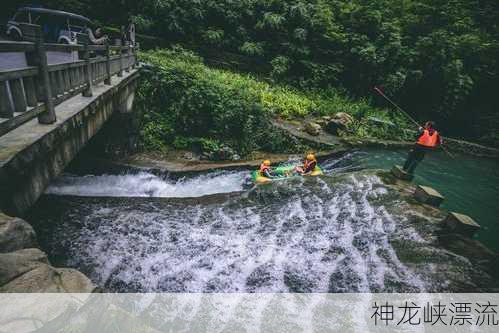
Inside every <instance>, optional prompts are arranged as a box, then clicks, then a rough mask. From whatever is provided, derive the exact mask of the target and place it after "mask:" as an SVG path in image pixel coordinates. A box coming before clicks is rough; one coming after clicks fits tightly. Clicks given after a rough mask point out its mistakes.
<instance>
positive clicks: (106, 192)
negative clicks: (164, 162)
mask: <svg viewBox="0 0 499 333" xmlns="http://www.w3.org/2000/svg"><path fill="white" fill-rule="evenodd" d="M247 176H248V172H217V173H210V174H203V175H199V176H196V177H192V178H181V179H179V180H172V179H167V178H162V177H158V176H156V175H154V174H152V173H148V172H141V173H138V174H125V175H102V176H93V175H89V176H84V177H78V176H72V175H63V176H61V177H59V178H57V179H56V180H55V181H54V182H53V183H52V184H51V185H50V186H49V188H48V189H47V190H46V192H45V193H47V194H56V195H75V196H87V197H103V196H109V197H160V198H173V197H175V198H186V197H201V196H204V195H210V194H216V193H229V192H237V191H242V190H243V183H244V180H245V178H246V177H247Z"/></svg>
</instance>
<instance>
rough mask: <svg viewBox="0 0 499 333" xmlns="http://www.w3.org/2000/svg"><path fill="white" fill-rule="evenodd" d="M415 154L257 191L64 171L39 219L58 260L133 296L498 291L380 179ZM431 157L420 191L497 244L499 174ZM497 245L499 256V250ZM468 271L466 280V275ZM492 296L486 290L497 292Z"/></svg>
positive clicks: (191, 180)
mask: <svg viewBox="0 0 499 333" xmlns="http://www.w3.org/2000/svg"><path fill="white" fill-rule="evenodd" d="M403 158H404V153H402V152H388V151H378V150H369V151H363V152H354V153H350V154H347V155H345V156H343V157H342V158H339V159H330V160H327V161H325V162H323V163H322V166H323V167H324V169H325V170H326V175H325V176H322V177H317V178H294V179H289V180H284V181H278V182H275V183H273V184H271V185H265V186H257V187H253V188H250V189H248V188H247V187H246V186H245V183H246V181H247V177H248V174H249V171H247V170H242V171H217V172H210V173H204V174H199V175H196V176H191V177H188V178H180V179H179V178H171V177H168V176H166V175H165V176H158V175H154V174H152V173H148V172H139V173H133V174H123V175H100V176H93V175H88V176H83V177H82V176H74V175H67V174H66V175H63V176H62V177H60V178H59V179H57V180H56V181H55V182H54V183H53V184H52V185H51V186H50V187H49V189H48V190H47V192H46V195H45V196H43V197H42V198H41V200H40V202H39V204H38V205H37V206H36V207H35V208H34V209H33V211H32V213H31V217H30V220H31V221H32V223H33V224H34V225H35V228H36V230H37V233H38V237H39V240H40V243H41V246H42V248H43V249H44V250H46V251H47V252H48V253H49V256H50V259H51V261H52V263H53V264H55V265H60V266H70V267H75V268H78V269H79V270H81V271H82V272H84V273H85V274H87V275H88V276H89V277H90V278H91V279H92V280H93V281H94V282H95V283H96V284H98V285H99V286H101V287H102V288H103V289H104V290H109V291H120V292H137V291H139V292H145V291H162V292H423V291H426V292H448V291H480V290H487V286H488V285H490V281H482V280H483V279H484V278H483V276H481V272H480V271H479V270H477V269H476V268H475V267H474V266H473V265H472V264H471V263H470V262H469V261H468V260H467V259H465V258H463V257H461V256H458V255H456V254H453V253H450V252H449V251H447V250H445V249H443V248H441V247H440V246H439V245H438V244H437V243H438V242H437V241H436V240H435V237H434V231H435V229H436V226H435V223H434V222H431V221H430V220H431V219H429V220H427V219H425V217H424V216H422V215H424V212H423V214H422V213H421V211H417V210H416V209H415V208H414V206H411V205H410V204H408V203H407V202H406V201H405V200H403V199H401V197H400V195H398V193H397V192H396V191H395V190H393V189H391V188H389V187H387V186H386V185H385V184H384V183H383V182H382V181H381V179H380V177H378V176H377V174H376V173H375V172H373V171H370V170H364V171H362V170H363V169H372V168H388V167H390V166H391V165H392V164H393V163H395V162H396V163H399V162H401V161H402V160H403ZM476 161H477V160H476V159H471V158H462V159H461V160H460V163H455V162H454V161H450V160H449V159H448V158H446V157H445V156H442V155H439V154H435V155H433V156H429V157H428V159H427V160H425V162H424V164H423V165H421V166H420V168H419V169H418V176H417V177H416V180H415V181H416V182H417V183H421V184H426V185H431V186H433V187H434V188H436V189H437V190H439V191H441V193H442V194H444V195H445V196H446V202H445V207H444V208H445V209H452V210H457V211H460V212H463V213H467V214H469V215H471V216H473V217H474V218H475V219H476V220H477V221H478V222H479V223H480V224H481V225H482V226H483V229H484V231H482V232H480V233H479V234H478V237H479V239H480V240H482V241H483V242H484V243H487V245H489V246H490V247H493V246H494V245H495V244H497V231H499V230H498V225H497V222H496V220H495V217H496V216H497V213H499V211H498V207H497V205H496V204H495V201H496V199H497V197H498V195H497V194H498V193H499V185H498V184H499V182H498V179H499V174H498V170H497V164H495V162H492V161H490V160H483V161H482V160H480V162H479V163H478V162H476ZM496 249H497V247H496ZM463 273H464V274H463ZM483 288H485V289H483Z"/></svg>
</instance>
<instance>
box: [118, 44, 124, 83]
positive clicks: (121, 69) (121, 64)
mask: <svg viewBox="0 0 499 333" xmlns="http://www.w3.org/2000/svg"><path fill="white" fill-rule="evenodd" d="M119 49H120V71H119V72H118V76H119V77H122V76H123V43H120V48H119Z"/></svg>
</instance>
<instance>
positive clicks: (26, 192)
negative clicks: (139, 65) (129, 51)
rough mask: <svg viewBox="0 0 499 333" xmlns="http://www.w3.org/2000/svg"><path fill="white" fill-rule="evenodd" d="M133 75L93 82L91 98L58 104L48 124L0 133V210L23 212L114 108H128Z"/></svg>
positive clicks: (21, 214)
mask: <svg viewBox="0 0 499 333" xmlns="http://www.w3.org/2000/svg"><path fill="white" fill-rule="evenodd" d="M138 76H139V73H138V71H137V70H134V71H132V72H131V73H126V75H125V76H124V77H123V78H120V79H115V81H117V82H113V85H112V86H104V85H100V86H97V87H94V96H93V97H90V98H88V97H82V96H76V97H73V98H71V99H70V100H68V101H66V102H64V103H62V104H60V105H59V106H57V107H56V114H57V117H58V120H57V122H56V123H55V124H53V125H40V124H38V123H37V121H36V119H34V120H33V121H31V122H28V123H26V124H24V125H23V126H21V127H19V128H17V129H15V130H14V131H12V132H10V133H8V134H6V135H4V136H2V137H0V210H2V211H4V212H5V213H7V214H9V215H13V216H23V215H24V214H25V213H26V211H27V210H28V209H29V208H30V207H31V205H33V203H35V201H36V200H37V199H38V198H39V197H40V195H41V194H42V193H43V192H44V191H45V189H46V187H47V186H48V184H49V183H50V182H51V180H52V179H54V178H55V177H57V176H58V175H59V174H60V173H61V172H62V171H63V170H64V168H65V167H66V166H67V165H68V164H69V162H71V160H72V159H73V158H74V157H75V155H76V154H77V153H78V152H79V151H80V149H82V148H83V147H84V146H85V144H86V143H87V142H88V140H89V139H90V138H92V137H93V136H94V135H95V134H96V133H97V132H98V131H99V129H100V128H101V127H102V125H103V124H104V123H105V122H106V121H107V120H108V119H109V118H110V117H111V115H112V114H113V113H114V112H124V113H126V112H131V111H132V109H133V107H132V106H133V98H134V94H135V89H136V86H137V78H138Z"/></svg>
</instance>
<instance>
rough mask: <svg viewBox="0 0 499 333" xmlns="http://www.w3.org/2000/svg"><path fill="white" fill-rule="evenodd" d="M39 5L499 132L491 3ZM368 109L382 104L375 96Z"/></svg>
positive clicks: (497, 29) (299, 83) (498, 9)
mask: <svg viewBox="0 0 499 333" xmlns="http://www.w3.org/2000/svg"><path fill="white" fill-rule="evenodd" d="M7 2H8V3H14V2H13V1H10V0H9V1H7ZM15 3H16V4H17V5H19V4H20V3H21V2H20V1H16V2H15ZM42 3H44V4H46V5H47V6H49V7H53V8H61V9H67V10H72V11H76V12H80V13H82V14H86V15H88V16H90V17H92V18H95V19H97V20H99V21H100V22H105V23H106V24H108V23H109V24H115V25H120V24H123V23H124V22H125V21H126V18H127V17H129V16H130V17H132V18H133V20H134V21H135V22H136V24H137V27H138V31H139V32H143V33H147V34H150V35H155V36H159V37H162V38H164V39H166V40H168V41H171V42H174V43H182V44H184V45H187V46H188V47H192V48H195V49H197V50H198V51H199V52H201V54H202V55H204V56H205V57H208V58H209V57H215V58H217V60H220V61H222V62H225V63H227V62H229V63H231V64H232V65H233V64H234V61H236V62H237V63H239V65H240V66H239V68H244V69H249V70H252V71H255V72H258V73H263V74H264V75H265V76H267V77H268V78H270V79H271V80H274V81H278V82H281V83H282V82H284V83H286V84H288V85H293V86H295V87H302V88H303V87H305V88H307V89H308V88H311V87H319V88H322V89H325V88H327V87H329V86H331V87H335V88H340V87H341V88H344V89H346V90H348V91H349V93H350V94H352V95H354V96H357V97H366V96H370V95H372V94H373V91H372V88H373V86H375V85H378V86H382V87H384V89H385V90H386V91H387V92H388V93H389V94H390V95H392V96H395V99H396V100H397V101H399V102H400V104H401V105H402V106H403V107H404V108H407V109H408V111H409V112H410V113H411V114H413V115H414V116H415V117H416V118H417V119H419V120H421V121H423V120H426V119H434V120H437V122H439V123H440V127H441V128H443V129H444V132H445V133H447V134H450V135H457V136H462V137H467V138H483V137H486V136H499V131H498V128H499V111H498V103H497V96H496V90H497V87H498V86H499V65H498V61H499V2H498V1H497V0H450V1H449V0H348V1H347V0H309V1H304V0H289V1H283V0H241V1H234V0H204V1H201V0H143V1H135V0H121V1H119V3H120V4H121V5H120V6H117V1H114V0H99V1H97V0H47V1H42ZM11 7H13V5H11ZM4 8H9V5H7V6H6V7H4ZM208 58H207V59H208ZM208 60H209V59H208ZM374 103H377V104H378V105H385V104H382V103H385V101H383V100H381V99H379V98H377V99H375V100H374Z"/></svg>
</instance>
